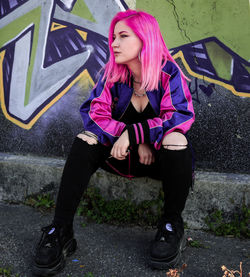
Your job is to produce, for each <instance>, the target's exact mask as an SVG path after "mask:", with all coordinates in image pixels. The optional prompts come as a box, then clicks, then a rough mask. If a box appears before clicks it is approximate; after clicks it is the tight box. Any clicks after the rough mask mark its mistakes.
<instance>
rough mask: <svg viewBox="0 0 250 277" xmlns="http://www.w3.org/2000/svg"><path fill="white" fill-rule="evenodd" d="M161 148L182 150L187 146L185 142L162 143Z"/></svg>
mask: <svg viewBox="0 0 250 277" xmlns="http://www.w3.org/2000/svg"><path fill="white" fill-rule="evenodd" d="M162 146H163V148H165V149H167V150H177V151H178V150H184V149H186V148H187V144H163V145H162Z"/></svg>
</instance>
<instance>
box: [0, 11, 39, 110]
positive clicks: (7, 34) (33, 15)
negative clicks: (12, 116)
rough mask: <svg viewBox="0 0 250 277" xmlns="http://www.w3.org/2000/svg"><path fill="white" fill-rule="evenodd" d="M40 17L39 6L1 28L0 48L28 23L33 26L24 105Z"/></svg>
mask: <svg viewBox="0 0 250 277" xmlns="http://www.w3.org/2000/svg"><path fill="white" fill-rule="evenodd" d="M40 18H41V7H38V8H35V9H34V10H32V11H30V12H28V13H27V14H25V15H23V16H21V17H19V18H17V19H16V20H14V21H12V22H11V23H10V24H8V25H7V26H5V27H3V28H2V29H1V36H0V48H1V47H2V46H3V45H4V44H5V43H7V42H9V41H11V40H12V39H13V38H14V37H16V36H18V35H20V33H22V32H23V31H24V30H25V28H27V27H28V26H29V25H31V24H32V25H34V26H35V27H34V33H33V41H32V49H31V56H30V66H29V69H28V75H27V82H26V90H25V99H24V105H25V106H26V105H27V104H28V103H29V96H30V85H31V77H32V72H33V67H34V61H35V56H36V49H37V43H38V36H39V26H40Z"/></svg>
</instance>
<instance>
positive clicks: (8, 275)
mask: <svg viewBox="0 0 250 277" xmlns="http://www.w3.org/2000/svg"><path fill="white" fill-rule="evenodd" d="M0 277H20V275H19V274H14V273H12V272H11V269H10V268H2V267H0Z"/></svg>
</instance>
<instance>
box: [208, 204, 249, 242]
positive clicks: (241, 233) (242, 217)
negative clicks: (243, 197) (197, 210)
mask: <svg viewBox="0 0 250 277" xmlns="http://www.w3.org/2000/svg"><path fill="white" fill-rule="evenodd" d="M249 218H250V209H249V208H247V207H246V206H245V205H243V206H242V208H241V210H240V211H238V212H237V213H235V214H234V215H233V216H231V220H227V219H226V215H225V214H224V213H223V212H222V211H220V210H215V211H214V212H213V213H211V214H210V215H209V216H207V217H206V218H205V223H206V224H207V226H208V227H209V230H210V231H212V232H213V233H215V234H216V235H217V236H232V237H237V238H250V228H249Z"/></svg>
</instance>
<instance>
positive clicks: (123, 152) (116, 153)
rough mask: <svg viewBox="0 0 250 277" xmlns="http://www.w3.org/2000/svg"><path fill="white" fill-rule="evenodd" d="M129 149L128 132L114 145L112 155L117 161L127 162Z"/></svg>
mask: <svg viewBox="0 0 250 277" xmlns="http://www.w3.org/2000/svg"><path fill="white" fill-rule="evenodd" d="M128 147H129V137H128V131H127V130H126V131H125V132H123V133H122V135H121V136H120V137H119V138H118V140H117V141H116V142H115V143H114V145H113V147H112V149H111V152H110V154H111V156H113V157H114V158H116V159H117V160H125V159H126V156H127V155H128V152H127V150H128Z"/></svg>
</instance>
